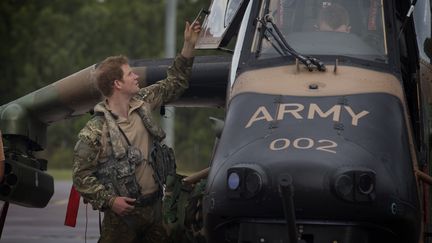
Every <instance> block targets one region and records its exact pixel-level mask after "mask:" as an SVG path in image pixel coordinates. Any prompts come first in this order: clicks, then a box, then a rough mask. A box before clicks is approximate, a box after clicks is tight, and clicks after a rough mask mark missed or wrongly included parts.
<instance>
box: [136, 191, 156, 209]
mask: <svg viewBox="0 0 432 243" xmlns="http://www.w3.org/2000/svg"><path fill="white" fill-rule="evenodd" d="M160 198H162V195H161V193H160V192H159V190H157V191H155V192H153V193H150V194H147V195H141V196H139V197H138V198H137V200H136V201H135V206H138V207H144V206H149V205H152V204H153V203H155V202H156V201H158V200H159V199H160Z"/></svg>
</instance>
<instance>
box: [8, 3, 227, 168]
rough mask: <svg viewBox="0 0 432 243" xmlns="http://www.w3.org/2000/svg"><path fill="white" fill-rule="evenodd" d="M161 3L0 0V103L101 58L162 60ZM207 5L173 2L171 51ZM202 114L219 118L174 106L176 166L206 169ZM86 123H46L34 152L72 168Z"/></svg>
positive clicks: (53, 164)
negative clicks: (44, 138) (43, 140)
mask: <svg viewBox="0 0 432 243" xmlns="http://www.w3.org/2000/svg"><path fill="white" fill-rule="evenodd" d="M166 1H169V0H166ZM166 1H161V0H128V1H120V0H68V1H63V0H38V1H31V0H2V1H0V18H1V21H0V36H1V37H2V38H0V46H1V47H2V48H1V50H0V66H1V69H0V84H1V87H2V88H1V89H0V104H5V103H7V102H9V101H12V100H14V99H16V98H18V97H20V96H23V95H25V94H27V93H30V92H32V91H35V90H37V89H39V88H42V87H44V86H46V85H47V84H49V83H52V82H54V81H57V80H59V79H61V78H63V77H66V76H69V75H70V74H72V73H75V72H77V71H79V70H81V69H83V68H86V67H88V66H90V65H92V64H94V63H97V62H99V61H100V60H103V59H104V58H105V57H106V56H110V55H118V54H124V55H126V56H128V57H129V58H130V59H141V58H162V57H164V46H163V45H164V27H165V22H164V21H165V5H166ZM209 4H210V1H209V0H178V7H177V9H178V12H177V20H178V21H177V50H179V49H180V48H181V47H182V42H183V30H184V21H185V20H193V18H194V17H195V15H196V14H197V13H198V11H199V10H200V9H201V8H208V5H209ZM198 54H199V53H198ZM208 116H216V117H219V118H223V116H224V112H223V110H218V109H202V108H200V109H199V108H194V109H190V108H182V109H177V111H176V124H175V132H176V140H175V143H176V155H177V158H178V161H179V167H180V169H182V170H187V171H191V170H197V169H200V168H204V167H206V166H207V165H208V162H209V159H210V156H211V151H212V146H213V141H214V133H213V132H212V131H211V129H210V122H209V120H208ZM88 119H89V116H88V115H86V116H83V117H79V118H74V119H71V120H67V121H63V122H58V123H56V124H53V125H51V126H49V128H48V148H47V149H46V150H45V151H44V152H42V154H41V155H40V156H41V157H44V158H46V159H48V161H49V163H48V167H49V168H70V167H71V163H72V150H73V146H74V144H75V142H76V135H77V133H78V132H79V130H80V129H81V128H82V127H83V126H84V124H85V123H86V121H87V120H88Z"/></svg>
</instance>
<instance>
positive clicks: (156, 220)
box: [98, 200, 167, 243]
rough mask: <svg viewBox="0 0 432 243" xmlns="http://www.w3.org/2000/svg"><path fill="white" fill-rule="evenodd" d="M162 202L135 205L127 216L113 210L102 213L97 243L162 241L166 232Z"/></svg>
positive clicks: (150, 242)
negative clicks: (143, 205)
mask: <svg viewBox="0 0 432 243" xmlns="http://www.w3.org/2000/svg"><path fill="white" fill-rule="evenodd" d="M161 206H162V202H161V200H157V201H156V202H155V203H153V204H151V205H149V206H145V207H135V209H134V210H133V211H132V213H130V214H129V215H128V216H125V217H120V216H118V215H117V214H115V213H114V212H113V211H111V210H108V211H106V212H105V213H104V219H103V223H102V232H101V237H100V239H99V241H98V242H99V243H119V242H121V243H135V242H137V243H138V242H146V243H147V242H149V243H163V242H166V241H167V233H166V231H165V228H164V226H163V224H162V211H161Z"/></svg>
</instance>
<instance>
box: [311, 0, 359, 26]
mask: <svg viewBox="0 0 432 243" xmlns="http://www.w3.org/2000/svg"><path fill="white" fill-rule="evenodd" d="M317 28H318V30H319V31H332V32H342V33H350V31H351V26H350V25H349V14H348V11H347V10H346V9H345V8H344V7H342V6H341V5H339V4H337V3H332V4H331V5H329V6H323V7H322V8H321V10H320V12H319V14H318V25H317Z"/></svg>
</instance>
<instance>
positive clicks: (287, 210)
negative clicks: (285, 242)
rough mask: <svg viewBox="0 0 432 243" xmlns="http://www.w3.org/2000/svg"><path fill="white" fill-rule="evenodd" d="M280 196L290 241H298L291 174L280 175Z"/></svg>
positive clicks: (292, 242) (294, 242) (293, 242)
mask: <svg viewBox="0 0 432 243" xmlns="http://www.w3.org/2000/svg"><path fill="white" fill-rule="evenodd" d="M279 196H280V197H281V199H282V206H283V210H284V215H285V220H286V223H287V227H288V239H289V242H290V243H297V242H298V239H297V228H296V222H295V210H294V200H293V196H294V187H293V185H292V177H291V176H290V175H287V174H285V175H281V176H280V177H279Z"/></svg>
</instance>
